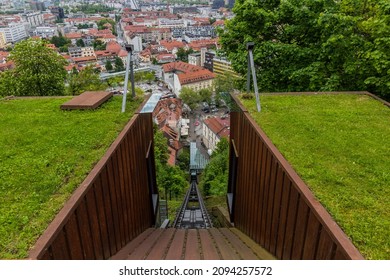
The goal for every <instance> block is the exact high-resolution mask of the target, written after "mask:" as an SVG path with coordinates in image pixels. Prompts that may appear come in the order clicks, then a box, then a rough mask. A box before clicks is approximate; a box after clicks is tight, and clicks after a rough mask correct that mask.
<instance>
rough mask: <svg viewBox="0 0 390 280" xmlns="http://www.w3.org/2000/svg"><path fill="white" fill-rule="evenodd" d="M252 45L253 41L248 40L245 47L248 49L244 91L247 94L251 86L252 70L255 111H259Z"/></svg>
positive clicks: (253, 45)
mask: <svg viewBox="0 0 390 280" xmlns="http://www.w3.org/2000/svg"><path fill="white" fill-rule="evenodd" d="M254 47H255V43H253V42H249V43H247V44H246V49H247V51H248V73H247V76H246V92H247V93H248V94H249V91H250V88H251V72H252V78H253V87H254V89H255V96H256V105H257V112H260V111H261V106H260V97H259V89H258V88H257V78H256V72H255V63H254V61H253V53H252V51H253V48H254Z"/></svg>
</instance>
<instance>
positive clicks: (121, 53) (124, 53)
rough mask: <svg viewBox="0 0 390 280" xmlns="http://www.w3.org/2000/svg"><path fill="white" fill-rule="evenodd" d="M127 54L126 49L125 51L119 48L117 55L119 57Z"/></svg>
mask: <svg viewBox="0 0 390 280" xmlns="http://www.w3.org/2000/svg"><path fill="white" fill-rule="evenodd" d="M127 54H128V52H127V51H125V50H120V51H119V53H118V56H119V57H125V56H127Z"/></svg>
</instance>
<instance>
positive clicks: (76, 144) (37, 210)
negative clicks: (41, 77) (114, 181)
mask: <svg viewBox="0 0 390 280" xmlns="http://www.w3.org/2000/svg"><path fill="white" fill-rule="evenodd" d="M68 99H69V98H60V99H29V100H12V101H0V120H1V122H0V131H1V134H0V162H1V164H0V198H1V203H0V259H4V258H25V257H26V256H27V253H28V250H29V248H30V247H31V246H32V245H33V244H34V242H35V240H36V238H37V237H39V235H40V234H41V233H42V232H43V230H44V229H45V228H46V227H47V225H48V223H49V222H50V221H51V220H52V219H53V217H54V215H55V214H56V213H57V212H58V210H59V209H60V208H61V206H62V205H63V203H64V202H65V201H66V199H67V198H68V197H69V196H70V194H71V193H72V191H73V190H74V189H75V188H76V187H77V186H78V185H79V184H80V183H81V182H82V180H83V179H84V178H85V176H86V174H88V172H89V171H90V170H91V169H92V167H93V166H94V164H95V163H96V162H97V161H98V160H99V159H100V158H101V156H102V155H103V154H104V152H105V151H106V149H107V147H109V145H110V144H111V143H112V142H113V140H114V139H115V138H116V136H117V135H118V134H119V132H120V131H121V130H122V128H123V127H124V125H125V123H126V122H127V121H128V120H129V119H130V117H131V116H132V115H133V113H134V111H135V109H136V108H137V107H138V106H139V105H140V101H134V102H132V103H131V105H130V103H129V104H128V108H127V112H126V113H125V114H121V113H120V108H121V99H120V98H119V97H115V98H114V99H110V100H109V101H108V102H107V103H105V104H103V105H102V106H101V108H100V109H98V110H94V111H61V110H60V105H61V104H62V103H64V102H65V101H66V100H68Z"/></svg>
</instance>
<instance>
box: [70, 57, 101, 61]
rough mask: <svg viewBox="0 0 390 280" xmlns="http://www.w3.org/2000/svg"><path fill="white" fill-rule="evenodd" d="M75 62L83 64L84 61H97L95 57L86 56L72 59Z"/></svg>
mask: <svg viewBox="0 0 390 280" xmlns="http://www.w3.org/2000/svg"><path fill="white" fill-rule="evenodd" d="M72 60H73V61H74V62H83V61H92V60H96V57H95V56H85V57H74V58H72Z"/></svg>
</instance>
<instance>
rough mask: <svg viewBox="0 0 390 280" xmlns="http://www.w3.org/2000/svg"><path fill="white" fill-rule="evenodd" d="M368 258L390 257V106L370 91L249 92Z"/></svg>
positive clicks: (264, 122)
mask: <svg viewBox="0 0 390 280" xmlns="http://www.w3.org/2000/svg"><path fill="white" fill-rule="evenodd" d="M242 102H243V103H244V105H245V107H247V108H248V110H249V111H250V112H251V115H252V116H254V118H255V120H256V121H257V123H259V124H260V126H261V127H262V128H263V130H264V131H265V132H266V134H267V135H268V136H269V137H270V138H271V139H272V141H273V143H274V144H275V145H276V146H277V147H278V149H279V150H280V151H281V152H282V154H283V155H284V156H285V158H286V159H287V160H288V161H289V162H290V163H291V165H292V166H293V167H294V169H295V170H296V171H297V173H298V174H299V175H300V176H301V177H302V179H303V180H304V181H305V182H306V183H307V184H308V185H309V187H310V188H311V189H312V190H313V192H314V193H315V195H316V197H317V198H319V200H320V201H321V202H322V204H323V205H324V206H325V208H327V209H328V210H329V212H330V213H331V215H332V216H333V217H334V218H335V219H336V221H337V222H338V223H339V224H340V225H341V227H342V228H343V229H344V231H345V232H346V233H347V235H349V236H350V237H351V239H352V240H353V242H354V244H355V245H356V246H357V247H358V249H359V250H360V251H361V252H362V254H363V255H364V256H365V257H366V258H368V259H390V212H389V209H390V143H389V140H390V110H389V109H388V108H387V107H385V106H383V105H382V104H381V103H379V102H378V101H376V100H374V99H372V98H370V97H368V96H357V95H338V96H335V95H317V96H262V97H261V102H262V112H261V113H260V114H259V113H255V102H254V100H250V101H248V100H243V101H242Z"/></svg>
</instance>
